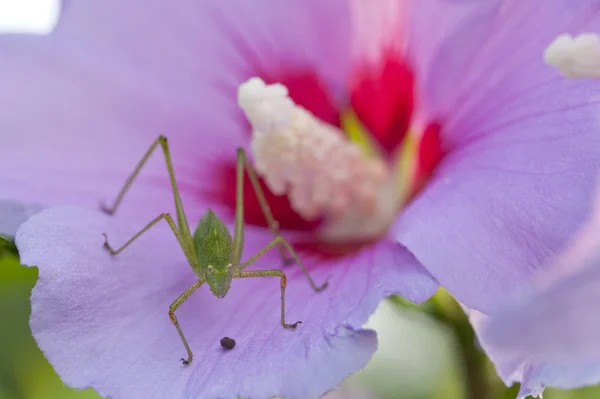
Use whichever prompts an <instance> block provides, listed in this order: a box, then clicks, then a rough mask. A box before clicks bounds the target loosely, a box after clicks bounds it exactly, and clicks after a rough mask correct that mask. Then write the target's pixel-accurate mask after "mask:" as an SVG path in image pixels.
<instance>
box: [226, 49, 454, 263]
mask: <svg viewBox="0 0 600 399" xmlns="http://www.w3.org/2000/svg"><path fill="white" fill-rule="evenodd" d="M355 72H356V73H355V74H354V75H353V77H352V79H351V81H350V87H349V88H350V90H348V92H347V93H348V96H347V102H346V103H342V104H337V105H335V103H334V102H333V101H332V100H331V98H330V96H329V92H328V90H327V88H326V86H325V85H324V84H322V82H321V81H320V80H319V79H318V78H317V77H316V75H315V74H313V73H311V72H307V71H303V70H300V71H299V70H292V72H291V73H290V72H289V71H288V73H287V74H284V75H272V74H265V73H258V74H257V75H260V76H262V77H263V79H264V80H265V81H266V83H265V81H263V80H262V79H260V78H252V79H250V80H248V81H247V82H245V83H244V84H242V85H241V86H240V87H239V90H238V104H239V106H240V108H241V109H242V110H243V112H244V113H245V115H246V118H247V120H248V122H249V124H250V129H249V131H251V140H250V144H251V145H250V147H251V151H250V152H249V156H250V158H251V161H252V162H253V164H254V166H255V169H256V171H257V174H258V175H259V178H260V181H261V185H262V186H263V189H264V191H265V196H266V199H267V201H268V202H269V205H270V207H271V209H272V212H273V215H274V216H275V218H276V219H277V220H278V221H279V224H280V226H281V228H282V229H283V230H287V231H288V234H290V231H293V232H294V233H293V234H292V235H289V236H288V237H290V236H293V238H292V240H293V242H294V244H295V246H296V248H297V249H300V250H305V251H306V250H308V251H310V252H312V253H313V254H316V255H325V256H336V255H344V254H347V253H348V252H352V251H355V250H357V249H358V248H360V247H361V246H363V245H365V244H368V243H370V242H372V241H374V240H376V239H378V238H379V237H381V236H382V235H384V234H386V232H387V230H388V228H389V226H390V225H391V224H392V222H393V221H394V219H395V217H396V216H397V215H398V213H399V211H400V210H401V208H402V207H403V206H404V205H405V204H406V203H407V202H408V201H409V200H410V199H411V198H413V197H414V195H415V194H416V193H417V192H418V191H419V190H420V188H421V187H423V185H424V184H425V182H426V181H427V180H428V178H429V177H430V176H431V174H432V173H433V171H434V169H435V168H436V167H437V165H438V163H439V161H440V160H441V158H442V156H443V154H444V153H443V151H442V147H441V140H440V129H441V127H440V125H439V124H438V123H431V122H430V121H425V122H427V123H424V121H423V120H416V118H413V108H414V99H413V95H414V93H413V74H412V71H411V70H410V68H408V66H407V65H406V64H404V63H403V62H402V59H401V58H400V57H393V55H390V56H389V57H388V59H384V62H382V63H380V64H379V65H378V66H373V65H365V66H363V67H360V68H356V70H355ZM413 119H415V120H413ZM222 166H223V165H222ZM217 170H218V171H219V173H220V174H221V177H222V179H220V181H221V182H222V187H220V188H219V194H218V195H219V199H220V201H221V202H223V203H224V204H225V205H227V207H228V208H230V209H231V210H232V211H233V209H235V191H234V190H233V189H232V187H235V165H229V164H227V165H224V167H222V168H219V169H217ZM244 190H245V192H244V208H245V221H246V223H247V224H251V225H260V226H265V225H266V224H265V220H264V216H263V215H262V212H261V210H260V206H259V204H258V202H257V200H256V196H255V194H254V191H253V189H252V187H251V185H250V184H249V181H248V180H247V178H246V182H245V185H244Z"/></svg>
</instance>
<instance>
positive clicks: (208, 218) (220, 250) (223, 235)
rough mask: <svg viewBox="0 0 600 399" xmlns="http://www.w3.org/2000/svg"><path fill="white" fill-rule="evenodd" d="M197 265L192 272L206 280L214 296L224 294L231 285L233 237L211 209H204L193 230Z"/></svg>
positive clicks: (220, 296)
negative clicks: (204, 211)
mask: <svg viewBox="0 0 600 399" xmlns="http://www.w3.org/2000/svg"><path fill="white" fill-rule="evenodd" d="M194 247H195V248H196V256H197V258H198V265H199V266H198V267H199V268H196V267H195V268H194V272H195V273H196V275H197V276H198V277H200V278H203V279H205V280H206V282H207V283H208V285H209V286H210V290H211V291H212V292H213V294H215V296H217V297H219V298H222V297H223V296H225V294H226V293H227V291H228V290H229V286H230V285H231V278H232V272H233V267H232V266H231V256H232V253H233V239H232V238H231V234H230V233H229V230H228V229H227V226H226V225H225V223H224V222H223V221H222V220H221V219H219V217H218V216H217V215H215V213H214V212H213V211H212V210H210V209H209V210H208V211H206V213H205V214H204V216H202V218H201V219H200V221H199V222H198V226H197V227H196V230H195V231H194Z"/></svg>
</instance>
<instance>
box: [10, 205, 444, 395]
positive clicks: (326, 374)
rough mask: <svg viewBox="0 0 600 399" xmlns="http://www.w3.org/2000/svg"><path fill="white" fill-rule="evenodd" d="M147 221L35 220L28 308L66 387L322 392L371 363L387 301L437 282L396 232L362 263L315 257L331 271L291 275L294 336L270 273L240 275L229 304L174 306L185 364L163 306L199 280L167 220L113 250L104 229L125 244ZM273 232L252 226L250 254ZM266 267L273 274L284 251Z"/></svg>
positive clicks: (29, 238) (29, 225) (48, 215)
mask: <svg viewBox="0 0 600 399" xmlns="http://www.w3.org/2000/svg"><path fill="white" fill-rule="evenodd" d="M139 227H140V226H137V225H133V226H132V225H124V224H122V222H121V223H120V222H118V221H117V220H114V219H111V218H110V217H108V216H106V215H103V214H100V213H95V212H91V211H87V210H83V209H80V208H74V207H59V208H53V209H50V210H47V211H44V212H42V213H40V214H38V215H36V216H34V217H32V218H31V219H29V221H27V222H26V223H25V224H24V225H23V226H22V227H21V229H20V230H19V232H18V233H17V238H16V242H17V246H18V248H19V250H20V251H21V257H22V258H21V259H22V262H23V263H24V264H25V265H29V266H34V265H35V266H38V267H39V281H38V283H37V284H36V286H35V288H34V289H33V292H32V316H31V327H32V331H33V335H34V337H35V339H36V340H37V342H38V345H39V346H40V348H41V349H42V351H43V352H44V354H45V355H46V357H47V358H48V359H49V361H50V362H51V363H52V364H53V366H54V368H55V370H56V371H57V372H58V374H59V375H60V376H61V378H62V379H63V381H64V382H65V383H66V384H68V385H70V386H73V387H76V388H85V387H89V386H92V387H94V388H95V389H96V390H97V391H98V392H100V393H101V394H102V395H105V396H110V397H111V398H114V399H121V398H126V399H135V398H165V397H174V398H179V397H182V398H187V397H217V396H218V397H223V398H234V397H236V395H240V396H243V397H252V398H253V399H261V398H269V397H272V396H275V395H281V396H284V397H290V398H317V397H319V396H320V395H322V394H324V393H325V392H326V391H328V390H330V389H332V388H333V387H335V386H337V385H338V384H339V383H340V382H341V381H342V380H343V379H344V378H346V377H347V376H348V375H350V374H351V373H353V372H355V371H357V370H358V369H360V368H362V367H364V365H365V364H366V363H367V361H368V360H369V358H370V357H371V355H372V353H373V351H374V350H375V348H376V337H375V333H374V332H372V331H368V330H362V329H361V327H362V325H363V324H364V322H365V321H366V319H367V318H368V316H369V315H370V314H371V313H372V312H373V311H374V309H375V307H376V306H377V304H378V302H379V301H380V299H381V298H383V297H384V296H386V295H390V294H393V293H401V294H402V295H404V296H406V297H407V298H410V299H412V300H414V301H421V300H424V299H426V298H427V297H429V296H430V295H432V294H433V292H434V291H435V289H436V287H437V285H436V283H435V281H433V280H432V278H431V276H429V275H428V274H427V273H426V272H424V271H423V269H422V267H420V265H419V264H418V263H417V262H416V261H415V259H414V258H413V257H412V256H411V255H409V254H408V252H407V251H406V250H405V249H404V248H403V247H401V246H399V245H397V244H393V243H391V242H390V241H389V240H387V241H383V242H381V243H379V244H376V245H375V246H374V247H372V248H368V249H365V250H363V251H362V252H360V253H359V254H357V255H356V256H355V257H354V258H344V259H340V260H337V261H330V262H326V263H319V264H315V263H314V262H312V261H311V260H306V262H307V264H308V267H309V269H310V271H311V274H312V276H313V277H314V279H315V280H316V281H317V282H322V281H324V280H325V279H329V287H328V288H327V289H326V290H325V291H323V292H322V293H319V294H317V293H314V292H313V291H312V290H311V289H310V287H309V285H308V283H307V282H306V280H305V278H304V277H303V275H302V273H301V272H300V270H299V268H297V267H294V266H291V267H289V268H287V269H285V270H286V273H287V274H288V291H287V306H286V311H287V317H288V320H289V321H292V322H293V321H296V320H302V321H303V324H301V325H300V326H299V327H298V328H297V329H296V330H295V331H290V330H285V329H283V328H282V327H281V325H280V324H279V323H280V319H279V315H280V313H279V312H280V307H279V305H280V303H279V282H278V281H277V280H276V279H274V278H271V279H269V278H263V279H254V280H252V279H248V280H245V281H244V280H234V282H233V284H232V288H231V291H230V292H229V294H228V295H227V296H226V297H225V298H224V299H220V300H219V299H216V298H214V297H212V296H211V294H210V292H209V290H208V289H207V287H201V288H200V290H199V291H198V292H197V293H195V294H194V295H193V296H192V297H191V298H190V299H189V300H188V302H186V303H185V304H184V305H183V306H182V307H181V308H180V310H179V311H178V318H179V320H180V322H181V324H182V328H183V329H184V331H185V332H186V334H187V337H188V340H189V342H190V345H191V347H192V348H193V350H194V351H195V358H194V361H193V363H192V364H191V365H190V366H189V367H184V366H182V365H181V363H180V362H179V358H180V357H182V356H183V355H184V354H185V351H184V348H183V346H182V344H181V341H180V340H179V337H178V335H177V333H176V330H175V329H174V328H173V326H172V325H171V322H170V321H169V318H168V316H167V310H168V306H169V304H170V303H171V302H172V301H173V300H174V299H175V298H176V297H177V296H178V295H179V294H180V293H182V292H183V291H184V289H185V288H187V287H188V286H189V285H191V284H192V283H193V282H194V275H193V273H192V271H191V269H190V268H189V267H188V266H187V264H186V262H185V259H184V256H183V254H182V252H181V250H180V249H179V248H178V246H177V242H176V240H175V238H174V236H173V235H172V233H171V232H170V231H169V229H168V227H167V226H166V225H162V224H161V225H159V226H158V227H155V228H154V229H153V230H150V231H149V232H148V233H146V235H145V236H143V237H142V238H140V240H139V241H138V242H136V243H135V244H133V245H132V246H131V247H130V248H128V249H127V251H125V252H123V253H121V254H120V255H118V256H117V257H115V258H111V256H110V255H109V254H107V253H106V252H105V251H104V250H103V248H102V242H103V240H102V236H101V233H102V232H106V233H108V236H109V238H110V240H111V241H112V242H113V243H115V244H116V243H121V242H123V241H124V240H126V239H127V238H128V237H129V236H130V235H131V234H132V233H134V232H135V231H136V230H137V229H139ZM265 238H266V237H265V236H264V234H258V233H254V234H247V235H246V251H245V254H246V255H248V254H251V253H253V251H256V250H257V249H258V248H260V247H262V245H263V244H264V243H265ZM259 263H260V265H258V266H257V268H277V267H278V266H279V263H280V262H279V258H278V256H277V251H273V253H270V254H267V255H265V257H264V259H261V262H259ZM398 265H402V266H398ZM223 336H229V337H232V338H234V339H235V340H236V341H237V344H236V346H235V348H234V349H233V350H231V351H223V350H222V348H221V347H220V345H219V340H220V339H221V338H222V337H223Z"/></svg>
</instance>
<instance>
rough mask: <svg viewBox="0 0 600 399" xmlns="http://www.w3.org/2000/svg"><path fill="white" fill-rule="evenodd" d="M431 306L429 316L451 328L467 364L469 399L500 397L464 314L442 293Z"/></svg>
mask: <svg viewBox="0 0 600 399" xmlns="http://www.w3.org/2000/svg"><path fill="white" fill-rule="evenodd" d="M430 302H431V307H430V312H429V313H430V314H431V315H432V316H434V317H435V318H436V319H437V320H438V321H440V322H442V323H444V325H446V326H447V327H448V328H450V330H451V331H452V332H453V334H454V336H455V337H456V341H457V345H458V353H459V354H460V356H461V360H462V364H463V372H464V377H465V389H466V397H467V398H468V399H492V398H496V397H498V396H497V395H496V393H498V392H496V387H495V384H493V381H492V380H491V379H490V378H489V374H488V360H487V357H486V355H485V353H484V352H483V351H482V350H481V349H479V347H478V346H477V336H476V335H475V332H474V331H473V328H472V327H471V324H470V323H469V319H468V318H467V316H466V315H465V313H464V312H463V310H462V309H461V308H460V306H459V305H458V304H457V303H456V301H455V300H454V299H453V298H452V297H451V296H450V294H448V293H447V292H446V291H444V290H440V291H438V293H437V294H436V295H435V296H434V297H433V298H432V299H431V301H430Z"/></svg>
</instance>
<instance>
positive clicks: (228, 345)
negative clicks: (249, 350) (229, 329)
mask: <svg viewBox="0 0 600 399" xmlns="http://www.w3.org/2000/svg"><path fill="white" fill-rule="evenodd" d="M221 346H222V347H223V348H224V349H227V350H230V349H233V347H234V346H235V339H233V338H229V337H223V338H221Z"/></svg>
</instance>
